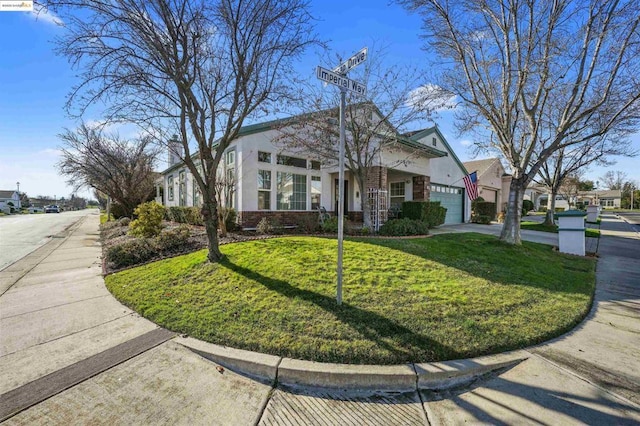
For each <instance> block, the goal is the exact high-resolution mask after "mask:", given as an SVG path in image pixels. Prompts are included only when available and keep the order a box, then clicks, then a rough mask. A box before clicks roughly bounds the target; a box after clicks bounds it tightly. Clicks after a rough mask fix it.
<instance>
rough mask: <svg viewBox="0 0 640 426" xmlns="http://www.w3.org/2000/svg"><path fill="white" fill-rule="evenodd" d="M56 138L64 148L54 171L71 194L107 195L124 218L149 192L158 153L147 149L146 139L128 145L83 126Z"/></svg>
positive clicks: (130, 142) (131, 212) (129, 215)
mask: <svg viewBox="0 0 640 426" xmlns="http://www.w3.org/2000/svg"><path fill="white" fill-rule="evenodd" d="M59 138H60V139H61V140H62V141H63V143H64V145H63V146H62V148H61V150H62V158H61V160H60V161H59V162H58V164H57V167H58V170H59V171H60V173H61V174H63V175H65V176H67V178H68V181H67V183H68V184H69V185H72V186H73V187H74V189H75V190H78V189H80V188H81V187H90V188H93V189H95V190H96V194H97V193H98V192H100V193H104V194H107V195H108V196H109V197H111V198H112V199H113V200H114V201H116V202H117V203H118V204H120V205H121V206H122V208H123V210H124V214H125V215H126V216H128V217H131V216H132V215H133V210H134V209H135V208H136V207H137V206H138V204H140V203H142V202H144V201H146V200H147V198H149V195H150V194H151V193H152V192H153V189H154V180H155V177H156V175H155V173H154V172H153V165H154V161H155V158H156V155H157V153H158V151H157V150H155V149H150V147H151V146H152V145H151V143H152V141H151V139H150V138H142V139H138V140H133V141H129V140H122V139H120V138H118V137H117V136H113V135H112V136H109V137H108V136H105V135H102V134H101V133H100V132H99V131H98V129H96V128H91V127H88V126H87V125H85V124H82V125H81V126H80V127H78V128H77V129H76V130H74V131H72V130H69V129H66V130H65V132H64V133H62V134H60V135H59Z"/></svg>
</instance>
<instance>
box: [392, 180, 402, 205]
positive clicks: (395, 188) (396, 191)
mask: <svg viewBox="0 0 640 426" xmlns="http://www.w3.org/2000/svg"><path fill="white" fill-rule="evenodd" d="M404 188H405V186H404V182H391V185H390V191H389V202H390V204H391V206H392V207H397V208H402V203H403V202H404Z"/></svg>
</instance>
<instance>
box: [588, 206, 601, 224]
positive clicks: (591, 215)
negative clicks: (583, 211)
mask: <svg viewBox="0 0 640 426" xmlns="http://www.w3.org/2000/svg"><path fill="white" fill-rule="evenodd" d="M599 215H600V206H596V205H588V206H587V222H589V223H596V222H597V221H598V216H599Z"/></svg>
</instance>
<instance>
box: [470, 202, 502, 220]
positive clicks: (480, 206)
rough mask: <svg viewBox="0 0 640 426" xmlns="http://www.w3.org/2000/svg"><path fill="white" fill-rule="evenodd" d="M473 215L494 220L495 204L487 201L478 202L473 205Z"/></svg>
mask: <svg viewBox="0 0 640 426" xmlns="http://www.w3.org/2000/svg"><path fill="white" fill-rule="evenodd" d="M473 213H474V215H476V216H478V217H479V216H488V217H489V220H490V221H491V220H494V219H495V218H496V203H490V202H488V201H479V202H476V203H475V207H474V211H473Z"/></svg>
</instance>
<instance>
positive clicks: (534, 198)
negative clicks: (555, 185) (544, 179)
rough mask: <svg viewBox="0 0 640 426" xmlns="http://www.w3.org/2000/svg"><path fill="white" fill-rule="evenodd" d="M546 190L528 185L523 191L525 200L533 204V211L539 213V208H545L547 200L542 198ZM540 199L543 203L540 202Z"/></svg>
mask: <svg viewBox="0 0 640 426" xmlns="http://www.w3.org/2000/svg"><path fill="white" fill-rule="evenodd" d="M546 194H547V190H546V189H545V188H543V187H541V186H537V185H535V184H534V185H532V184H530V185H529V186H528V187H527V188H526V189H525V191H524V197H523V199H525V200H530V201H531V202H532V203H533V209H534V210H535V211H539V210H540V207H541V206H542V207H546V205H547V199H546V198H545V197H543V196H546ZM541 199H542V200H543V201H544V202H541Z"/></svg>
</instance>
